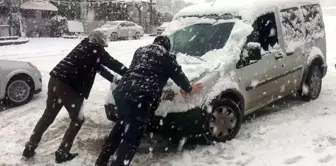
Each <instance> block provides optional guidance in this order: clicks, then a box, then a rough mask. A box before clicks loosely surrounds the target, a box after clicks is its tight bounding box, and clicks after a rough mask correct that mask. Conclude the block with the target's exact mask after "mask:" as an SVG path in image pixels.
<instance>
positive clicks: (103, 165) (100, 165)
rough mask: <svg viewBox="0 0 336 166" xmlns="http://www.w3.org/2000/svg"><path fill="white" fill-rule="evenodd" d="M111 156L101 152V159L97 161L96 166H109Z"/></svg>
mask: <svg viewBox="0 0 336 166" xmlns="http://www.w3.org/2000/svg"><path fill="white" fill-rule="evenodd" d="M110 156H111V155H110V154H109V153H107V152H104V151H103V152H101V153H100V154H99V157H98V159H97V161H96V166H107V164H108V162H109V160H110Z"/></svg>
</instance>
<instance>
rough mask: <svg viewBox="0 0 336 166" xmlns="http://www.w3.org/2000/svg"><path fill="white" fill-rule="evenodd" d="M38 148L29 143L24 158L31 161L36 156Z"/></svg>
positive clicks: (24, 151)
mask: <svg viewBox="0 0 336 166" xmlns="http://www.w3.org/2000/svg"><path fill="white" fill-rule="evenodd" d="M36 148H37V146H36V145H34V144H32V143H30V142H27V144H26V147H25V149H24V150H23V153H22V156H23V157H25V158H27V159H29V158H32V157H33V156H34V155H35V149H36Z"/></svg>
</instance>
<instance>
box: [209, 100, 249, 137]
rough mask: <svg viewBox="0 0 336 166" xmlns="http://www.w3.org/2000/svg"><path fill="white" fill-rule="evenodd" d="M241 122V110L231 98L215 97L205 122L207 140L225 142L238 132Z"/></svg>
mask: <svg viewBox="0 0 336 166" xmlns="http://www.w3.org/2000/svg"><path fill="white" fill-rule="evenodd" d="M241 123H242V112H241V110H240V108H239V106H238V105H237V103H235V102H234V101H233V100H231V99H227V98H225V99H215V100H214V101H213V103H212V112H211V114H210V116H209V118H208V120H207V122H206V127H207V131H208V132H207V133H206V138H207V140H208V141H217V142H225V141H228V140H232V139H233V138H235V136H236V135H237V134H238V132H239V130H240V127H241Z"/></svg>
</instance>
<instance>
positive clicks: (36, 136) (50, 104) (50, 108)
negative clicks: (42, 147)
mask: <svg viewBox="0 0 336 166" xmlns="http://www.w3.org/2000/svg"><path fill="white" fill-rule="evenodd" d="M56 86H57V85H55V86H54V84H53V82H52V81H51V82H49V86H48V87H49V88H48V98H47V101H46V109H45V110H44V113H43V115H42V117H41V118H40V120H39V121H38V122H37V124H36V126H35V128H34V130H33V134H32V135H31V137H30V139H29V141H28V142H27V143H26V148H25V149H24V151H23V154H22V155H23V156H24V157H26V158H31V157H33V156H34V154H35V149H36V148H37V146H38V144H39V143H40V141H41V138H42V135H43V134H44V132H45V131H46V130H47V129H48V127H49V126H50V125H51V124H52V123H53V122H54V120H55V118H56V116H57V114H58V113H59V111H60V110H61V108H62V107H63V104H62V102H61V101H62V100H61V99H60V98H58V97H55V96H54V93H53V90H52V89H51V87H56Z"/></svg>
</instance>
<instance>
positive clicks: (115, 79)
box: [113, 76, 120, 85]
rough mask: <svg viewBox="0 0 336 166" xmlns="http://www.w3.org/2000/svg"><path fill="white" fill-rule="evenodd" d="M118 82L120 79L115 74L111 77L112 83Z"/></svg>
mask: <svg viewBox="0 0 336 166" xmlns="http://www.w3.org/2000/svg"><path fill="white" fill-rule="evenodd" d="M119 82H120V79H118V78H117V77H116V76H114V77H113V83H115V84H116V85H118V84H119Z"/></svg>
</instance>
